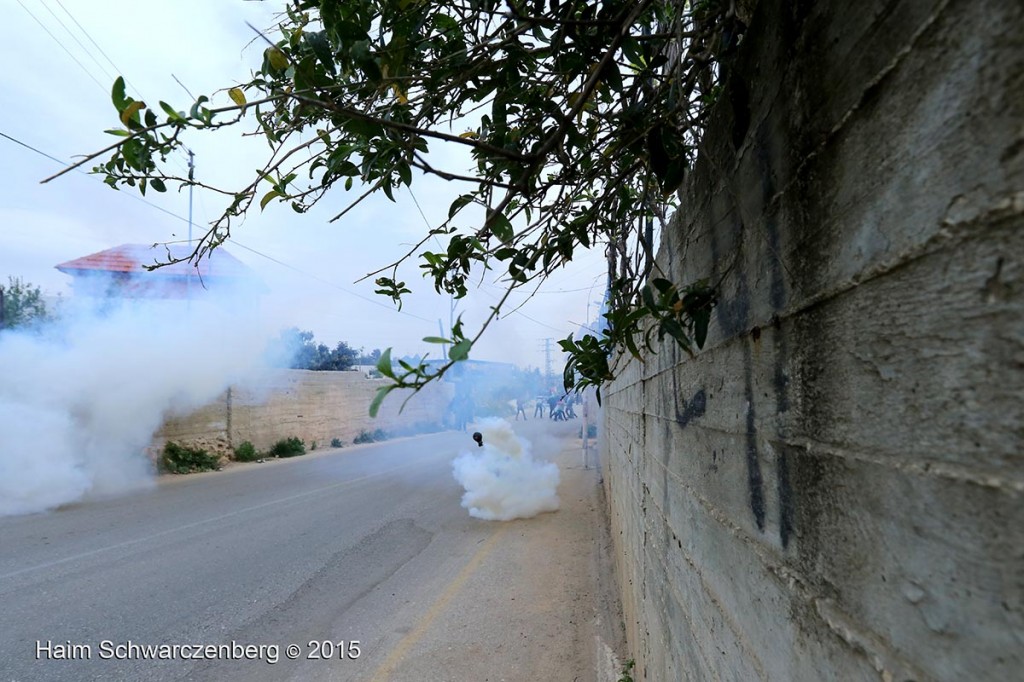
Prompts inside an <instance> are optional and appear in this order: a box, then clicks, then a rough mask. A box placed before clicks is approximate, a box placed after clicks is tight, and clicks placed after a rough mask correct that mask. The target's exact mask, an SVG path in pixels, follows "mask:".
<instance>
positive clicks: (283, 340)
mask: <svg viewBox="0 0 1024 682" xmlns="http://www.w3.org/2000/svg"><path fill="white" fill-rule="evenodd" d="M278 343H279V344H281V346H282V347H283V348H284V349H285V355H286V356H287V357H288V358H289V360H288V361H287V362H286V366H287V367H288V368H289V369H310V370H314V371H335V372H341V371H345V370H348V369H351V368H352V366H353V365H354V364H355V362H356V357H357V356H358V353H357V352H356V351H355V350H354V349H352V348H351V347H350V346H349V345H348V344H347V343H345V342H344V341H339V342H338V345H337V346H335V347H334V348H331V347H329V346H328V345H326V344H323V343H316V342H315V341H314V340H313V332H311V331H304V330H300V329H299V328H298V327H291V328H289V329H285V330H284V331H282V332H281V334H280V336H279V338H278Z"/></svg>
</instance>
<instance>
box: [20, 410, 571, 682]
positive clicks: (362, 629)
mask: <svg viewBox="0 0 1024 682" xmlns="http://www.w3.org/2000/svg"><path fill="white" fill-rule="evenodd" d="M528 428H529V430H530V431H531V432H533V433H535V434H540V433H541V432H542V431H544V432H550V431H551V430H552V429H555V430H556V431H557V435H559V436H561V437H562V438H564V437H565V436H566V435H567V434H568V432H569V431H568V429H569V427H566V426H563V427H561V428H557V425H552V424H551V423H550V422H549V423H548V424H546V425H542V424H541V423H539V422H533V423H531V425H530V426H529V427H528ZM572 428H577V427H572ZM551 435H556V434H551ZM539 437H540V436H539ZM468 445H472V443H470V442H469V438H468V436H467V435H465V434H457V433H452V432H448V433H442V434H434V435H429V436H424V437H419V438H414V439H405V440H400V441H389V442H385V443H381V444H375V445H370V446H359V447H357V448H346V449H342V450H337V451H328V452H322V453H313V454H311V455H307V456H305V457H300V458H296V459H293V460H282V461H268V462H267V463H264V464H258V465H249V466H245V467H240V468H238V469H235V470H233V471H227V472H216V473H210V474H202V475H193V476H188V477H171V478H168V477H164V478H163V479H162V480H161V481H160V483H159V485H158V486H157V487H156V488H155V489H153V490H150V491H145V492H140V493H135V494H131V495H128V496H123V497H117V498H111V499H106V500H93V501H88V502H84V503H81V504H77V505H72V506H68V507H65V508H62V509H60V510H57V511H54V512H51V513H47V514H37V515H31V516H24V517H11V518H2V519H0V680H76V681H77V680H89V679H107V680H121V679H137V680H235V679H238V680H242V679H244V680H260V679H267V680H280V679H317V678H318V679H336V680H369V679H392V678H393V677H394V670H396V669H397V668H398V666H399V664H400V663H401V660H402V659H403V658H407V657H408V656H409V652H410V651H411V649H412V644H413V643H414V642H413V640H419V639H423V638H424V637H427V633H425V632H424V629H426V628H427V627H428V626H429V625H430V623H431V622H432V621H433V620H434V619H435V617H436V613H434V612H436V611H439V610H442V609H444V608H445V607H446V606H447V601H446V600H451V599H452V598H453V597H452V595H453V594H454V593H455V592H456V591H458V590H460V589H461V588H462V587H463V586H464V585H465V584H466V583H468V582H470V579H471V577H473V576H475V574H478V573H481V572H484V571H481V570H480V564H481V563H482V562H483V557H484V555H485V554H486V553H487V552H489V551H491V550H492V549H493V548H494V547H495V546H497V545H498V544H499V543H500V541H501V537H500V536H501V535H502V534H508V533H509V528H515V527H516V526H515V525H514V524H520V523H521V524H527V523H529V521H523V522H512V524H511V525H510V524H500V523H487V522H482V521H479V520H477V519H472V518H470V517H469V515H468V514H467V513H466V511H465V510H464V509H462V508H461V507H460V506H459V498H460V495H461V492H462V490H461V488H460V487H459V486H458V485H457V484H456V482H455V481H454V480H453V478H452V476H451V468H450V462H451V460H452V458H453V457H454V456H455V455H456V454H457V452H458V451H459V450H460V449H466V448H467V446H468ZM547 516H551V517H553V516H554V515H547ZM534 527H535V528H536V527H537V526H534ZM521 528H529V526H525V525H524V526H522V527H521ZM523 535H525V533H524V534H523ZM552 537H553V538H554V539H553V540H552V541H553V542H558V539H557V537H555V536H552ZM583 542H589V541H587V540H585V539H584V540H583ZM485 573H486V572H485ZM494 575H495V577H494V580H495V581H497V582H498V583H500V582H501V581H502V580H506V579H507V576H506V577H502V576H501V575H500V570H499V571H497V572H496V573H495V574H494ZM473 579H476V578H473ZM478 589H482V590H484V591H485V592H486V591H488V590H492V589H493V588H492V587H490V586H489V585H488V584H484V585H483V586H482V587H478ZM560 589H562V588H560ZM466 598H467V599H468V597H466ZM513 599H514V597H513ZM510 603H514V602H510ZM522 606H523V607H525V605H522ZM466 608H468V609H469V610H472V608H473V607H472V604H470V605H469V606H467V607H466ZM481 613H484V614H485V615H484V616H482V618H483V619H484V620H489V619H490V616H487V615H486V611H481ZM480 627H494V624H493V623H492V624H491V625H489V626H486V625H481V626H480ZM430 636H433V637H435V638H436V637H437V636H438V635H437V634H436V633H434V634H432V635H430ZM440 636H441V637H442V639H443V637H445V636H446V635H440ZM498 636H499V637H504V635H500V634H499V635H498ZM523 636H524V637H527V635H526V634H524V635H523ZM353 642H357V643H353ZM161 645H163V648H157V649H147V647H153V646H157V647H160V646H161ZM175 645H178V648H177V649H172V648H171V647H173V646H175ZM208 645H209V646H212V647H217V648H216V649H211V648H207V647H208ZM289 646H292V649H291V651H289ZM501 648H502V647H501V646H499V647H498V649H501ZM295 652H297V660H290V654H292V653H295ZM483 653H484V654H485V655H489V654H487V652H483ZM556 653H557V652H556ZM514 655H516V656H519V655H526V656H529V655H530V652H529V651H520V652H516V653H514ZM154 657H157V660H154ZM161 657H162V658H163V659H165V660H160V659H161ZM66 659H71V660H66ZM246 659H250V660H246ZM513 669H514V668H513ZM417 674H423V673H422V671H421V672H420V673H417ZM429 674H430V677H431V678H432V679H460V676H459V673H458V671H457V670H447V671H445V670H442V671H434V672H431V673H429ZM502 677H504V675H503V676H502ZM513 677H515V676H514V675H513ZM490 679H499V677H497V676H496V677H491V678H490Z"/></svg>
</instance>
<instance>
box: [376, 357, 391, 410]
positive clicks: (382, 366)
mask: <svg viewBox="0 0 1024 682" xmlns="http://www.w3.org/2000/svg"><path fill="white" fill-rule="evenodd" d="M377 371H378V372H380V373H381V374H383V375H384V376H386V377H390V378H392V379H394V378H395V370H394V368H393V367H392V366H391V349H390V348H388V349H387V350H385V351H384V352H383V353H381V354H380V359H379V360H377ZM381 400H383V398H381Z"/></svg>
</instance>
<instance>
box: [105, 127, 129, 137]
mask: <svg viewBox="0 0 1024 682" xmlns="http://www.w3.org/2000/svg"><path fill="white" fill-rule="evenodd" d="M103 132H105V133H106V134H107V135H117V136H118V137H128V136H129V135H131V133H130V132H128V131H127V130H124V129H123V128H111V129H110V130H104V131H103Z"/></svg>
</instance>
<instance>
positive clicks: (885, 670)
mask: <svg viewBox="0 0 1024 682" xmlns="http://www.w3.org/2000/svg"><path fill="white" fill-rule="evenodd" d="M1022 26H1024V4H1022V3H1021V2H1020V1H1019V0H949V1H945V0H913V1H910V0H906V1H895V0H893V1H888V2H885V1H881V0H865V1H864V2H856V3H850V2H845V1H844V0H823V1H821V2H813V3H812V2H790V1H788V0H762V1H761V2H760V3H759V5H758V7H757V10H756V12H755V15H754V18H753V20H752V22H751V30H750V32H749V33H748V35H747V37H746V38H745V40H744V43H743V45H742V46H741V51H740V54H739V56H738V57H737V58H736V61H735V62H734V63H732V64H731V65H730V66H729V67H728V68H727V70H726V73H727V78H726V80H727V83H726V87H725V90H724V94H723V99H722V101H721V102H720V106H719V109H718V110H717V112H716V116H715V119H714V121H713V124H712V129H711V130H710V131H709V133H708V135H707V138H706V144H705V147H704V153H703V157H702V159H701V161H700V162H699V164H698V167H697V168H696V169H695V171H694V173H693V174H692V175H691V177H690V178H689V179H688V182H687V184H686V187H685V189H684V191H683V192H682V199H683V206H684V208H683V209H682V211H681V212H680V214H679V215H677V216H676V219H675V222H674V227H673V229H672V230H671V231H670V232H669V233H667V234H666V235H664V238H663V243H662V247H661V250H660V255H659V259H660V262H661V265H662V267H664V268H666V269H667V270H668V271H669V272H671V274H672V277H673V278H675V279H676V280H677V281H680V282H688V281H693V280H695V279H698V278H701V277H708V278H710V279H711V280H712V281H719V280H720V281H721V300H720V304H719V305H718V307H717V309H716V311H715V315H714V318H713V322H712V330H711V334H710V337H709V340H708V344H707V346H706V347H705V349H704V350H703V351H701V352H699V353H698V354H697V356H696V357H695V358H694V359H692V360H691V359H689V358H688V357H686V356H685V355H683V354H682V353H680V352H677V351H676V350H674V349H671V348H668V347H665V349H664V350H663V351H662V352H661V353H660V354H659V355H658V356H657V357H654V358H652V359H650V360H649V361H648V362H647V363H645V364H640V363H637V362H631V363H628V364H623V365H621V366H620V367H619V371H620V372H621V374H620V376H619V378H618V379H617V380H616V381H615V382H614V383H613V384H612V385H611V386H609V387H607V388H606V390H605V391H603V393H604V395H605V410H604V414H605V419H606V425H605V430H604V433H605V438H604V448H605V451H604V453H603V457H602V461H603V467H604V469H605V472H604V473H605V482H606V486H607V488H608V491H607V492H608V498H609V500H610V506H611V509H610V514H611V522H612V536H613V538H614V539H615V540H616V548H615V550H616V557H617V558H616V561H617V570H618V572H619V576H620V579H621V582H622V590H623V606H624V611H625V617H626V625H627V633H628V639H629V645H630V648H631V652H632V655H633V656H635V658H636V660H637V670H636V672H635V675H634V676H635V677H636V679H638V680H652V681H658V682H660V681H670V680H728V681H731V680H760V679H770V680H779V681H788V680H808V681H811V680H813V681H819V680H843V681H847V680H877V679H882V680H933V679H934V680H968V679H969V680H1010V679H1021V675H1022V672H1021V671H1022V670H1024V603H1022V602H1024V449H1022V445H1024V302H1022V295H1024V263H1022V260H1024V37H1022V36H1024V33H1022V31H1021V27H1022Z"/></svg>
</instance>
